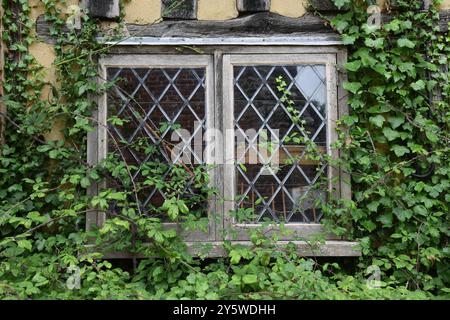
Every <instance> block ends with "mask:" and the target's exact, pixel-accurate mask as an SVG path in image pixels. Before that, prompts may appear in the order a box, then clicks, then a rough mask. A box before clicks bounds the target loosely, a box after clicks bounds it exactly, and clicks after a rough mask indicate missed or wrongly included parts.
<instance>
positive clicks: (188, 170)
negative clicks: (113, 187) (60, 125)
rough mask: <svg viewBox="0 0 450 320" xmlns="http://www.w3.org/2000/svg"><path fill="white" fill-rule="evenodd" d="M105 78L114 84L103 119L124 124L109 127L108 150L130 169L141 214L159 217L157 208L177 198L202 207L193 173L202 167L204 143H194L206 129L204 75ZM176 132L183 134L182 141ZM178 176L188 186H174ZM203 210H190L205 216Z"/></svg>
mask: <svg viewBox="0 0 450 320" xmlns="http://www.w3.org/2000/svg"><path fill="white" fill-rule="evenodd" d="M107 73H108V81H115V82H116V85H115V86H114V87H113V88H112V90H111V91H110V92H109V93H108V118H109V119H111V117H117V119H120V120H121V121H122V122H123V123H122V124H120V121H119V122H118V121H114V120H113V121H111V120H110V121H109V123H108V129H109V132H110V133H111V136H109V138H108V150H109V152H110V153H114V154H116V155H117V156H119V157H123V158H124V159H125V160H126V163H127V164H128V165H129V166H130V168H132V173H133V174H132V175H133V181H134V183H135V184H137V185H138V186H139V192H138V196H139V200H140V204H141V210H142V211H143V212H145V213H147V214H151V215H153V216H160V217H164V216H163V215H162V214H161V212H160V210H161V209H160V208H159V207H160V206H161V205H162V204H163V203H164V201H165V199H167V198H171V197H174V196H178V195H181V194H183V195H186V196H185V199H184V200H185V201H186V202H187V204H189V203H191V204H194V203H198V202H202V201H203V200H204V199H203V197H204V196H205V195H202V194H201V192H200V191H199V190H198V189H196V188H195V187H194V185H195V181H194V180H195V178H194V174H193V172H194V170H195V169H196V168H198V167H199V166H201V165H202V164H204V162H203V159H202V156H203V147H204V145H203V142H202V140H198V139H195V138H194V137H196V136H197V137H198V135H199V134H201V132H202V131H203V130H204V129H205V125H206V122H205V121H206V118H205V116H206V103H205V69H204V68H109V69H108V70H107ZM177 129H182V130H186V132H187V133H188V134H187V135H184V134H183V138H181V137H180V135H179V134H178V133H176V130H177ZM183 139H185V140H184V141H185V143H184V144H183ZM194 142H195V144H194ZM180 144H183V145H184V146H185V147H184V149H183V148H180V147H179V145H180ZM182 151H184V153H183V152H182ZM180 175H181V176H183V175H185V176H186V179H187V180H188V182H187V183H183V184H178V185H177V184H175V181H176V180H177V178H176V176H177V177H178V178H179V177H180ZM157 180H162V181H164V183H163V184H161V183H159V182H157ZM122 182H123V181H122ZM188 206H189V205H188ZM205 207H206V206H205V205H201V206H199V205H196V206H193V207H190V209H191V212H198V215H199V216H205V215H206V209H205Z"/></svg>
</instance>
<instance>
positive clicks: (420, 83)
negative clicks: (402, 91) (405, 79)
mask: <svg viewBox="0 0 450 320" xmlns="http://www.w3.org/2000/svg"><path fill="white" fill-rule="evenodd" d="M411 88H413V89H414V90H416V91H420V90H423V89H425V81H423V80H417V81H416V82H413V83H411Z"/></svg>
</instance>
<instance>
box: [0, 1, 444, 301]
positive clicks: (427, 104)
mask: <svg viewBox="0 0 450 320" xmlns="http://www.w3.org/2000/svg"><path fill="white" fill-rule="evenodd" d="M62 2H63V1H56V0H46V1H42V3H43V4H44V5H45V19H46V20H47V21H49V22H51V23H52V24H53V28H52V29H51V33H52V34H53V35H54V37H55V39H56V45H55V52H56V54H57V60H56V61H55V63H54V65H55V68H56V70H57V73H58V80H59V81H58V84H57V85H53V84H51V83H47V82H46V81H45V77H44V70H43V68H42V67H41V66H39V65H38V64H37V63H36V61H35V59H34V58H33V57H32V56H31V55H30V54H29V53H28V50H27V48H28V46H29V45H30V44H31V43H33V42H34V41H36V39H34V36H33V35H32V33H31V30H32V29H33V28H34V26H33V22H32V21H31V20H30V18H29V13H30V7H29V4H28V1H19V0H3V7H4V8H5V16H4V22H5V27H6V28H5V31H4V34H3V39H4V41H5V42H6V44H7V45H8V47H9V50H10V51H9V53H8V56H7V57H6V67H5V72H6V77H7V79H8V81H7V82H6V84H5V91H6V97H5V101H4V103H5V104H6V105H7V107H8V118H7V120H8V121H7V128H6V140H7V141H6V144H5V145H4V146H3V147H2V154H1V157H0V164H1V166H0V297H1V298H3V299H29V298H31V299H44V298H45V299H49V298H55V299H170V298H175V299H181V298H191V299H262V298H264V299H274V298H279V299H431V298H435V297H436V295H439V296H440V297H447V298H448V295H449V290H448V286H449V280H450V277H449V276H450V275H449V270H448V258H449V253H450V251H449V248H448V232H449V231H448V230H449V223H448V212H449V210H448V202H449V198H450V196H449V194H448V190H449V174H450V172H449V170H450V169H449V166H448V164H449V159H448V139H449V137H448V123H449V108H448V102H449V101H448V99H449V97H448V93H449V86H448V74H447V73H445V72H443V71H442V70H441V67H442V66H444V65H448V56H449V50H450V49H449V48H450V46H449V45H448V42H449V36H448V35H447V36H445V35H441V34H439V33H438V32H437V29H436V25H437V23H436V21H437V20H436V19H437V13H436V11H435V9H430V10H429V11H427V12H416V11H414V10H413V9H414V6H413V7H411V4H410V2H408V3H406V2H405V3H403V2H402V1H398V3H399V4H400V5H401V10H400V11H399V12H398V13H396V14H395V18H394V19H393V20H392V21H391V22H389V23H388V24H385V25H383V26H382V28H381V29H380V30H372V29H368V28H367V26H366V21H367V18H368V16H367V13H366V11H365V6H364V5H363V4H362V3H361V2H359V1H355V2H354V1H350V0H345V1H344V0H341V1H336V5H338V6H343V5H351V6H350V8H351V9H350V11H349V12H348V13H346V14H343V15H339V16H338V17H336V19H334V20H333V21H332V25H333V26H334V27H335V28H336V29H337V30H338V31H339V32H341V33H342V34H343V39H344V41H345V42H346V43H348V44H351V46H350V47H349V51H350V56H349V61H348V63H347V64H346V65H345V68H346V69H347V71H348V74H349V82H348V83H346V84H345V88H346V89H347V90H348V91H349V92H350V93H351V94H352V95H351V97H350V105H351V108H352V112H351V114H350V115H349V116H347V117H344V118H343V119H341V120H340V121H339V123H338V124H339V130H340V132H339V133H340V139H339V141H338V142H337V143H336V147H339V148H341V149H343V150H344V151H347V152H343V153H342V159H341V160H339V161H338V162H333V161H332V160H331V159H325V160H326V161H327V162H329V163H330V165H338V166H340V167H342V168H343V170H345V171H346V172H348V173H349V174H351V176H352V178H353V180H352V188H353V191H354V199H353V200H351V201H350V200H341V199H331V201H330V203H328V204H323V210H324V211H325V216H326V217H327V221H326V226H327V227H328V228H329V229H330V231H332V232H335V233H337V234H340V235H344V236H346V237H348V238H350V239H358V240H359V241H360V243H361V250H362V252H363V257H361V258H360V259H359V260H358V261H357V266H353V267H351V266H350V267H348V266H346V267H344V265H343V266H340V265H338V264H337V263H324V264H322V263H321V262H319V261H317V259H305V258H303V257H301V256H299V255H298V254H297V253H296V250H295V248H294V246H293V245H291V244H289V245H287V246H283V247H281V246H279V245H278V244H277V242H276V240H277V238H278V236H277V235H273V236H271V237H270V236H267V235H266V234H265V233H264V227H266V226H263V227H262V228H260V229H256V230H254V231H252V232H251V234H250V238H251V240H252V244H253V245H254V247H253V248H249V247H245V246H239V245H234V244H232V243H231V242H226V243H225V245H224V250H225V251H226V252H227V253H228V255H227V256H226V257H224V258H219V259H216V260H214V261H211V260H206V259H202V258H193V257H192V256H191V255H190V254H188V251H187V247H186V244H185V243H184V242H183V241H182V239H180V238H179V236H178V234H177V232H175V230H173V229H166V228H163V224H162V220H161V218H160V217H161V216H166V217H168V218H169V220H170V221H171V222H174V223H176V224H178V225H179V226H180V228H181V229H188V230H198V229H200V230H205V228H206V227H207V223H208V221H207V219H205V218H204V217H203V216H202V210H201V208H199V205H200V207H201V204H203V203H204V201H205V199H208V198H209V197H211V196H213V195H215V194H216V192H215V190H210V189H209V188H208V187H207V185H208V174H207V171H208V168H204V167H201V166H200V167H199V168H195V170H194V171H193V175H194V180H193V181H194V182H193V183H194V184H195V187H196V188H197V189H198V190H199V195H198V196H196V197H192V196H189V195H187V194H185V192H184V191H183V190H185V186H186V184H187V183H190V181H192V177H191V176H190V174H188V173H187V172H186V170H185V168H183V167H182V166H175V167H174V168H173V170H172V171H171V175H170V179H165V178H164V175H163V173H164V172H165V168H164V164H163V163H161V162H158V161H155V162H149V163H147V164H146V165H145V167H144V168H143V175H144V181H141V182H138V183H136V182H133V179H130V175H132V174H133V173H135V172H136V170H137V168H134V167H133V166H129V165H127V164H126V163H125V162H124V161H123V158H121V157H120V154H111V155H110V156H109V157H108V158H107V159H105V161H103V162H102V163H101V164H99V165H98V166H96V167H92V166H90V165H88V164H87V163H86V161H85V160H84V159H86V152H87V150H86V145H87V143H86V142H87V140H86V139H87V138H86V137H87V133H89V132H91V131H92V130H93V127H94V126H95V125H96V122H95V119H94V118H93V116H92V110H94V109H95V105H94V104H93V103H92V101H91V100H90V99H89V96H90V95H92V94H98V93H101V92H103V91H104V90H106V89H107V88H108V87H109V86H111V85H112V84H107V85H106V86H100V85H98V84H97V83H96V82H95V81H93V79H94V78H95V77H96V76H97V71H96V70H97V65H96V62H95V61H96V58H97V57H98V56H99V55H101V53H102V52H103V50H105V48H104V47H102V46H101V45H100V44H98V43H97V42H96V39H95V35H96V34H97V32H98V31H99V30H98V27H97V24H96V21H94V20H91V19H89V18H87V17H84V18H83V19H84V21H83V27H82V30H80V31H71V32H69V33H65V32H63V31H62V28H63V27H64V25H65V18H66V17H65V15H64V12H62V11H61V9H60V6H59V5H57V4H60V3H62ZM17 8H18V9H20V10H19V11H18V12H17V10H16V9H17ZM278 85H279V86H280V87H279V90H280V91H282V92H284V93H285V96H284V98H283V99H284V103H286V104H287V105H288V107H289V108H290V109H289V110H290V112H292V113H293V116H294V118H295V108H293V106H292V105H291V104H292V102H291V101H290V99H289V95H288V93H287V92H286V90H285V85H283V80H282V79H279V80H278ZM48 88H50V95H49V96H48V97H46V98H45V99H42V92H43V90H44V89H48ZM438 89H440V91H441V99H440V100H441V101H431V100H430V99H429V97H430V95H431V94H433V93H436V91H437V90H438ZM297 120H298V121H299V122H300V124H301V120H300V119H297ZM55 122H58V123H61V122H62V123H64V124H65V127H66V129H65V130H64V132H63V133H64V140H61V141H49V140H48V139H47V138H48V134H49V131H50V129H51V128H52V126H53V124H54V123H55ZM109 122H110V123H113V124H114V125H117V126H120V125H123V124H124V123H123V121H121V120H120V119H118V118H117V117H116V118H111V119H109ZM163 125H164V124H163ZM291 139H300V138H298V137H295V136H293V137H291ZM294 142H297V143H300V142H301V143H304V144H305V145H307V147H308V149H309V154H310V157H312V158H314V157H317V154H318V153H317V150H315V149H316V146H315V145H314V143H313V142H311V141H309V140H306V141H305V139H302V140H301V141H300V140H298V141H297V140H294ZM136 147H139V148H141V149H142V150H143V152H145V153H146V154H151V153H152V152H154V148H152V146H149V145H147V144H146V143H145V141H144V142H138V145H137V146H136ZM427 172H430V174H426V173H427ZM104 179H107V180H108V181H111V182H114V183H111V184H110V185H113V186H114V187H109V188H104V189H103V190H102V191H101V192H100V193H99V194H98V195H95V196H91V195H90V193H89V192H88V190H89V188H90V186H91V185H95V184H96V183H98V182H100V181H102V180H104ZM147 186H156V187H157V188H159V189H160V190H164V191H165V192H166V193H167V194H169V195H170V197H168V199H167V200H166V201H165V202H164V204H163V205H162V206H161V207H160V208H153V210H154V213H155V215H154V216H152V215H150V216H149V215H145V214H141V212H140V211H141V208H140V206H139V205H137V200H136V198H137V193H138V192H139V190H141V189H142V188H145V187H147ZM112 204H114V207H115V210H113V212H111V213H110V217H109V219H107V221H106V222H105V224H104V225H103V227H101V228H99V229H94V230H90V231H85V224H86V221H85V220H86V219H85V213H86V211H90V210H93V209H92V208H93V207H96V208H97V209H100V210H108V209H109V208H110V206H111V205H112ZM237 214H242V215H248V214H250V213H249V212H244V213H237ZM281 228H282V227H281ZM311 245H312V246H313V245H314V243H311ZM204 249H205V250H207V249H208V244H206V245H204ZM108 251H120V252H125V251H127V252H129V253H130V254H131V256H133V257H135V258H134V259H133V267H132V268H124V267H120V266H116V265H113V264H112V263H111V262H109V261H106V260H104V259H101V258H102V253H105V252H108ZM138 256H146V257H151V259H149V258H147V259H139V260H138V259H136V257H138ZM347 265H348V264H347ZM369 266H375V267H376V268H378V270H380V272H381V280H382V282H381V283H379V286H380V287H379V288H376V289H368V287H367V285H366V279H367V277H368V274H367V270H368V267H369ZM75 276H77V277H78V276H79V278H80V287H79V288H78V287H76V286H75V287H73V288H72V287H70V285H69V284H71V283H72V281H73V280H74V279H75V278H74V277H75ZM70 288H71V289H70Z"/></svg>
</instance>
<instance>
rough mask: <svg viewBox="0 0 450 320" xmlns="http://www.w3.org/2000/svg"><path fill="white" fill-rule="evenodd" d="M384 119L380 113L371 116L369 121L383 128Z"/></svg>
mask: <svg viewBox="0 0 450 320" xmlns="http://www.w3.org/2000/svg"><path fill="white" fill-rule="evenodd" d="M384 121H385V119H384V117H383V116H382V115H380V114H379V115H376V116H374V117H370V118H369V122H370V123H372V124H374V125H375V126H377V127H378V128H381V127H382V126H383V123H384Z"/></svg>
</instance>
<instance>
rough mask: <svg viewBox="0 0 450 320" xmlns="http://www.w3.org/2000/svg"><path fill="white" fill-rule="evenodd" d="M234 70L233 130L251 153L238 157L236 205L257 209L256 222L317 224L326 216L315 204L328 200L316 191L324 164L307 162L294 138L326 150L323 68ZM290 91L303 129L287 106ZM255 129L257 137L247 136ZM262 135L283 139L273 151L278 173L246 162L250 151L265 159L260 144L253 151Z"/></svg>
mask: <svg viewBox="0 0 450 320" xmlns="http://www.w3.org/2000/svg"><path fill="white" fill-rule="evenodd" d="M233 71H234V80H233V83H234V118H235V121H234V126H235V130H236V132H238V133H240V134H241V135H242V136H244V139H246V140H247V141H246V142H247V143H246V145H247V149H246V150H245V152H242V153H241V154H238V155H237V156H238V157H237V163H236V175H237V181H236V183H237V190H238V195H239V197H238V200H237V203H236V205H237V207H246V208H252V209H254V211H255V214H256V217H255V219H254V221H251V222H256V223H259V222H262V221H264V220H266V219H268V220H273V221H276V222H284V223H293V222H319V221H320V218H321V217H322V214H321V212H320V209H318V208H316V205H315V202H316V201H324V200H325V199H324V198H325V192H323V190H317V188H314V187H317V185H316V184H317V182H318V180H319V178H320V176H321V175H322V174H323V173H324V171H325V166H324V165H320V164H319V162H318V161H313V160H309V159H307V157H306V154H305V153H306V150H305V147H304V146H302V145H299V144H296V143H293V142H292V141H290V140H292V137H293V136H294V135H295V134H301V135H304V136H308V137H309V138H310V139H311V140H312V141H313V142H315V144H316V145H317V146H318V147H319V148H321V149H322V150H325V148H326V145H327V138H326V127H327V126H326V118H327V112H326V102H327V101H326V99H327V97H326V75H325V66H324V65H257V66H252V65H248V66H235V67H234V70H233ZM277 79H282V80H283V81H285V82H286V83H287V87H286V88H285V90H283V91H282V90H280V89H278V86H279V85H278V83H277V81H276V80H277ZM286 92H289V99H290V100H291V101H292V102H293V106H294V108H296V110H298V114H299V116H300V119H301V120H303V121H304V122H305V125H304V126H303V127H301V126H300V124H299V123H295V122H294V121H293V120H292V112H290V111H288V108H287V105H286V102H283V99H282V98H283V96H284V95H285V93H286ZM252 129H253V130H254V131H256V134H253V135H250V136H249V135H248V134H245V132H246V131H247V130H252ZM261 132H264V133H265V134H267V133H269V134H272V135H276V136H278V137H279V143H278V144H277V146H275V150H273V151H274V153H278V158H279V159H278V161H279V167H278V168H276V169H275V170H267V168H266V167H265V166H264V164H263V163H261V162H262V161H258V162H260V163H258V164H252V163H245V162H247V161H245V160H248V159H249V156H248V155H247V154H248V153H249V152H250V151H253V152H255V153H256V156H257V158H258V159H260V158H263V157H262V156H261V155H260V154H259V149H260V147H261V146H260V145H259V146H258V147H256V148H255V141H257V140H258V138H259V134H260V133H261ZM250 149H252V150H250ZM246 155H247V157H246V158H245V159H244V157H245V156H246ZM243 163H244V164H245V165H244V166H243V165H242V164H243Z"/></svg>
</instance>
